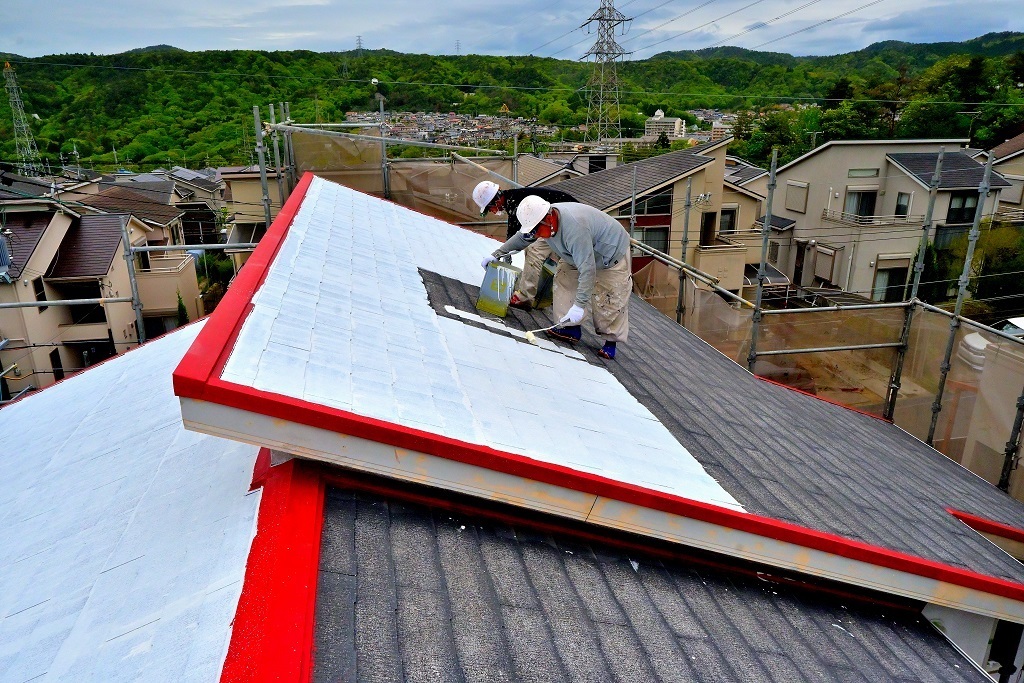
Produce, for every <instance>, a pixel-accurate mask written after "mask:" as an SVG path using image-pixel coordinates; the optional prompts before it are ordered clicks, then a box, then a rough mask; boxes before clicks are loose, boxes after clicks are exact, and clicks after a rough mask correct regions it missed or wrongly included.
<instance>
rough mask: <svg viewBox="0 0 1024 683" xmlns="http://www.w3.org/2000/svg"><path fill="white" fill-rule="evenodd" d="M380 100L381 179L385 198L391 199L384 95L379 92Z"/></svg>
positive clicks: (378, 97) (378, 99)
mask: <svg viewBox="0 0 1024 683" xmlns="http://www.w3.org/2000/svg"><path fill="white" fill-rule="evenodd" d="M377 101H378V102H380V179H381V184H382V185H383V187H384V199H391V178H389V177H388V143H387V136H385V135H384V96H383V95H381V94H380V93H377Z"/></svg>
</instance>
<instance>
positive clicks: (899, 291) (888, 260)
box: [871, 254, 912, 303]
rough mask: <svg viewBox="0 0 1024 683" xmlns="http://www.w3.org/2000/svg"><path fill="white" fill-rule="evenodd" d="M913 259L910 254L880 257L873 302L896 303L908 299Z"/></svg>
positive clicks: (872, 293) (873, 289) (872, 294)
mask: <svg viewBox="0 0 1024 683" xmlns="http://www.w3.org/2000/svg"><path fill="white" fill-rule="evenodd" d="M911 258H912V255H910V254H892V255H889V256H885V255H881V254H880V255H879V257H878V261H877V262H878V269H877V270H876V271H875V283H874V286H873V287H872V288H871V298H872V299H873V300H875V301H882V302H885V303H894V302H897V301H903V300H904V299H905V298H906V291H907V280H908V279H909V278H910V259H911Z"/></svg>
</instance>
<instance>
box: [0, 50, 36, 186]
mask: <svg viewBox="0 0 1024 683" xmlns="http://www.w3.org/2000/svg"><path fill="white" fill-rule="evenodd" d="M4 84H5V87H6V88H7V99H8V100H9V101H10V103H11V113H12V114H13V115H14V146H15V149H16V150H17V154H18V158H19V159H20V160H21V172H22V173H24V174H25V175H34V176H41V175H43V162H42V160H40V158H39V148H37V147H36V140H35V138H33V137H32V129H31V128H29V127H28V119H27V118H26V117H25V106H24V105H23V104H22V103H21V89H19V88H18V79H17V78H15V76H14V67H13V66H11V64H10V62H4Z"/></svg>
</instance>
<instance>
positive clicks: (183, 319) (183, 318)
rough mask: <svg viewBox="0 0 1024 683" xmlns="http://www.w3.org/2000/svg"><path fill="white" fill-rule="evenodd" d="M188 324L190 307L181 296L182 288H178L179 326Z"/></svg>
mask: <svg viewBox="0 0 1024 683" xmlns="http://www.w3.org/2000/svg"><path fill="white" fill-rule="evenodd" d="M187 324H188V309H187V308H185V302H184V301H183V300H182V298H181V290H178V327H181V326H182V325H187Z"/></svg>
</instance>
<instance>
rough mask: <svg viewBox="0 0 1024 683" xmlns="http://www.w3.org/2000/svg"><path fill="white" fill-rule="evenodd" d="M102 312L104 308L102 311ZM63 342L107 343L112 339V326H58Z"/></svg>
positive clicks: (91, 324) (84, 324) (100, 324)
mask: <svg viewBox="0 0 1024 683" xmlns="http://www.w3.org/2000/svg"><path fill="white" fill-rule="evenodd" d="M100 310H102V308H101V309H100ZM58 329H59V330H60V334H59V335H58V336H57V338H58V339H60V340H61V341H62V342H64V343H67V342H91V341H101V342H105V341H107V340H108V339H109V338H110V325H109V323H107V322H106V321H104V322H87V323H66V324H63V325H58Z"/></svg>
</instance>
